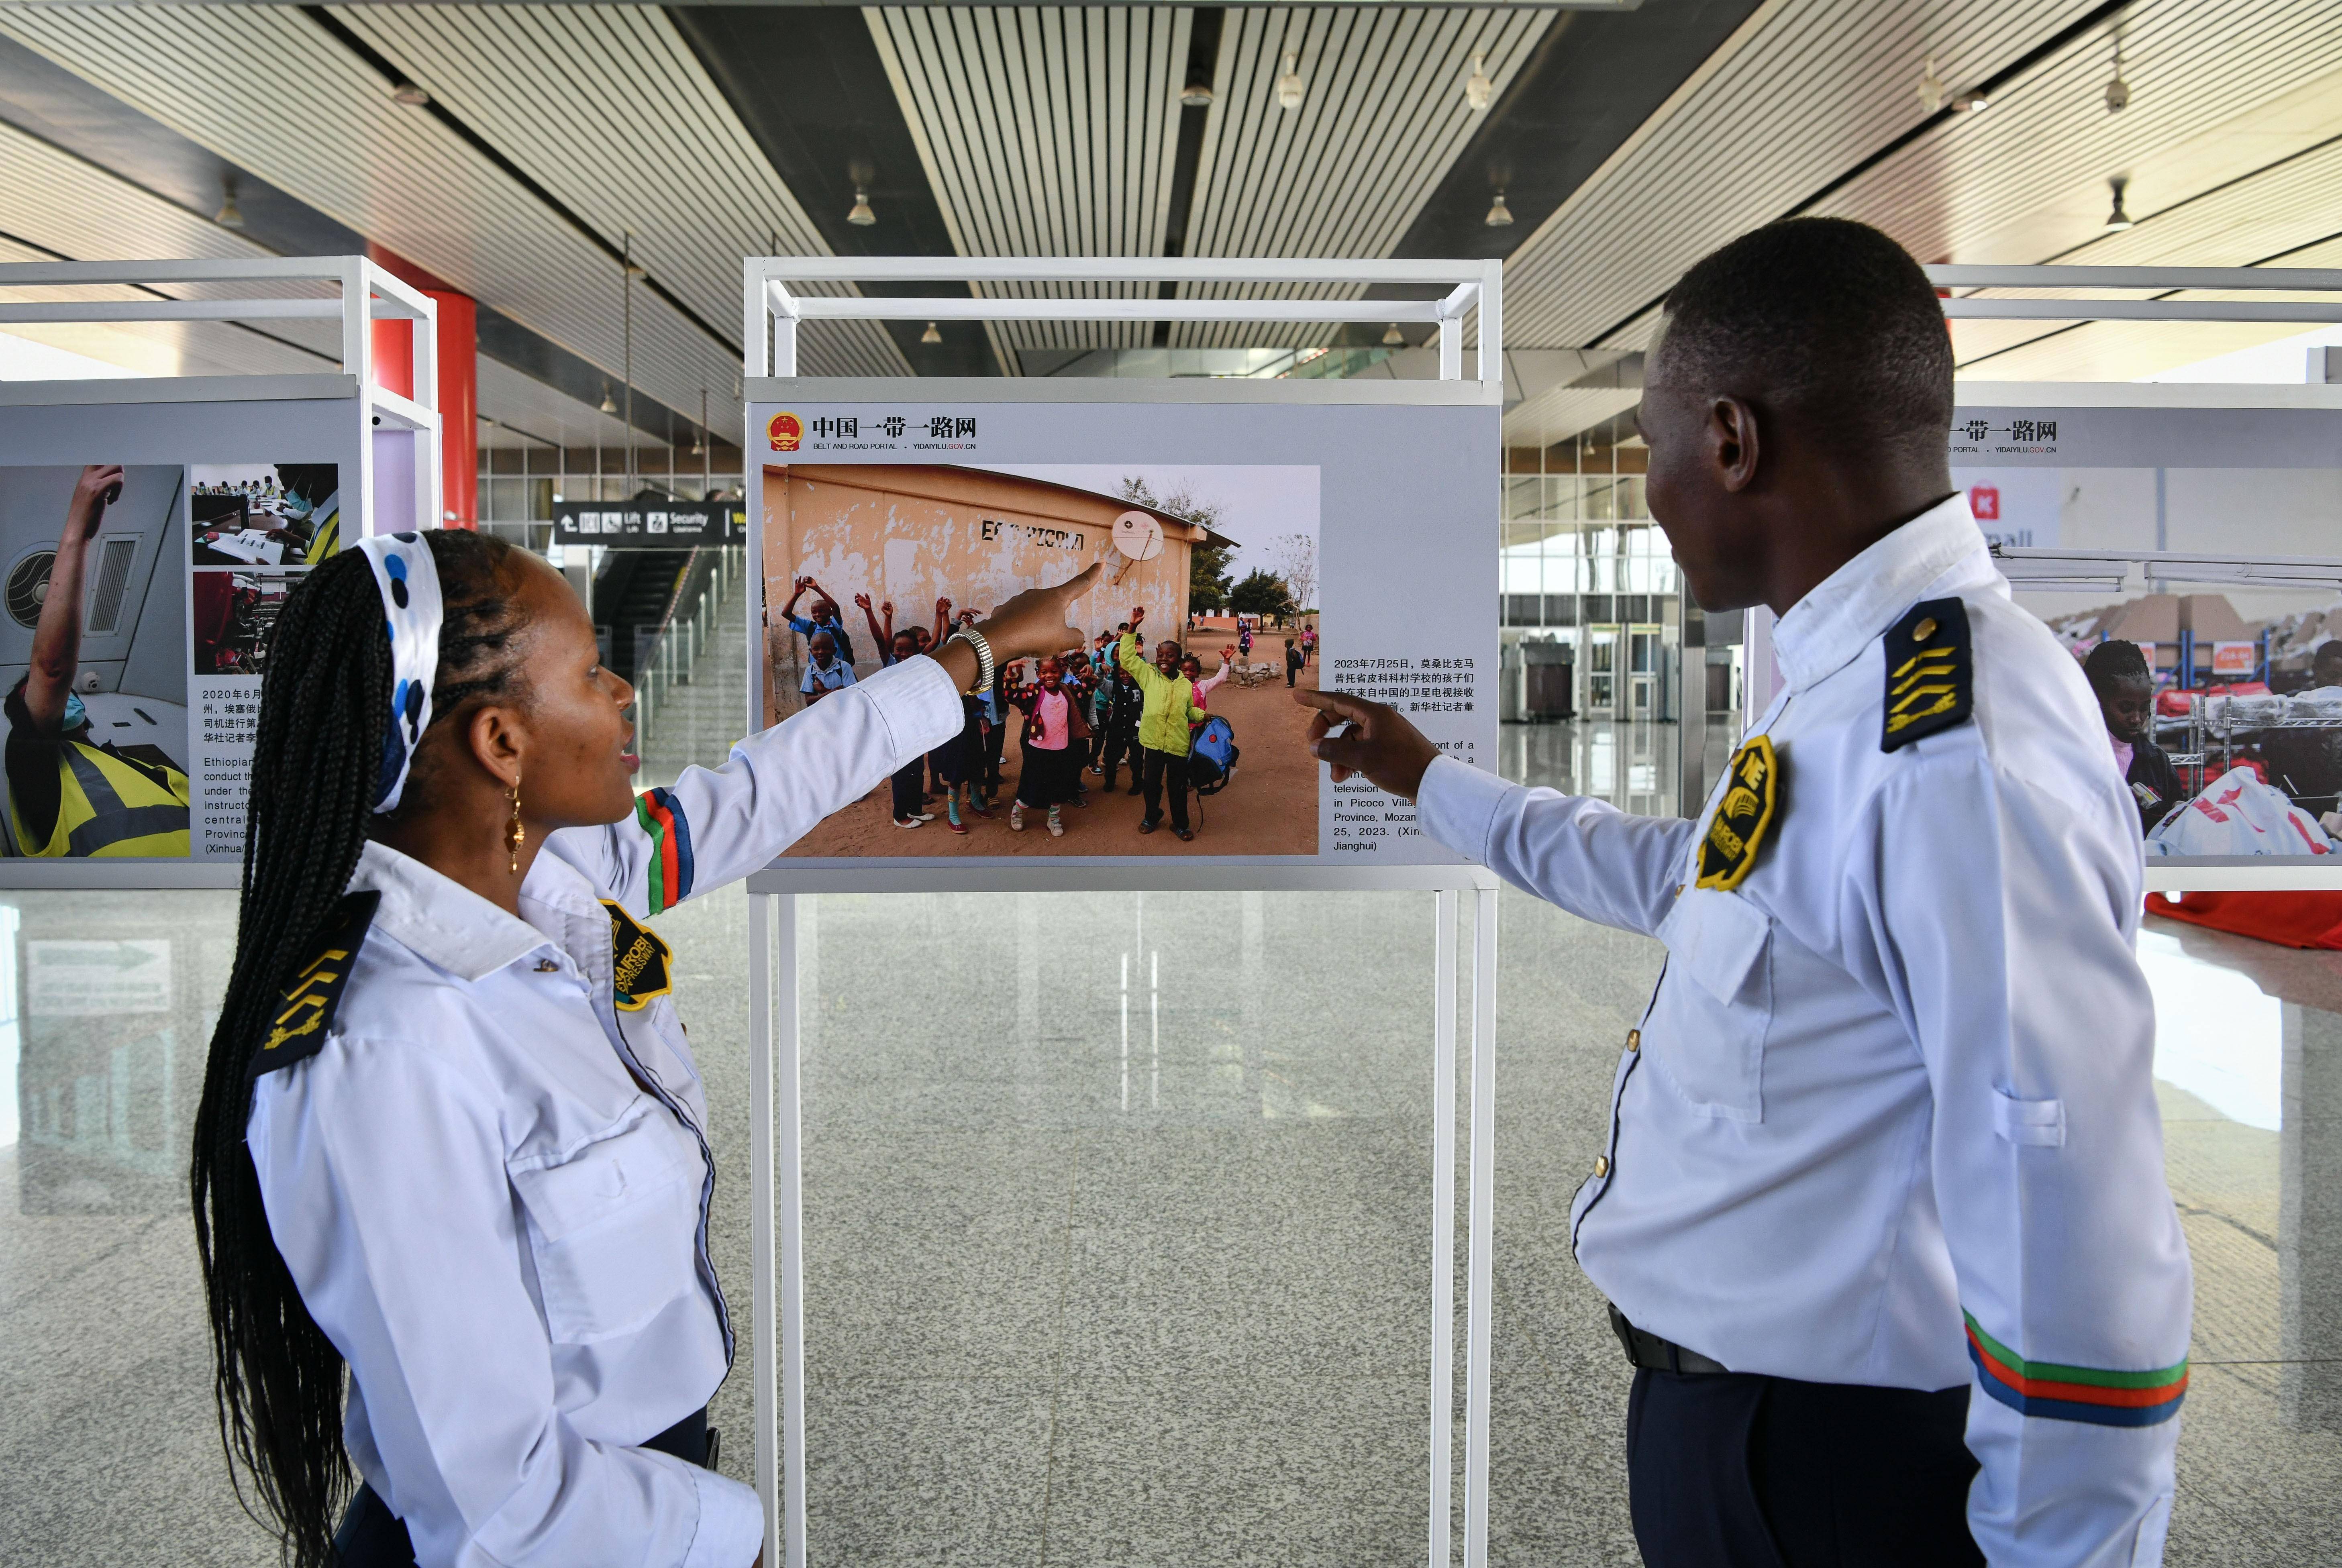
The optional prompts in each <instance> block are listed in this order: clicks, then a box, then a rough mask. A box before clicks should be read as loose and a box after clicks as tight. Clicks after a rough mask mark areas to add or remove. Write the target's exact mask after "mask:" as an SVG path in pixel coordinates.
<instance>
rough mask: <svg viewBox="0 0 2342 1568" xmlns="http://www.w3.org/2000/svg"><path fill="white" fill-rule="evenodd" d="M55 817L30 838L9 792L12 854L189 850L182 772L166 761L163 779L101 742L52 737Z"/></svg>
mask: <svg viewBox="0 0 2342 1568" xmlns="http://www.w3.org/2000/svg"><path fill="white" fill-rule="evenodd" d="M56 748H57V820H56V823H55V825H54V826H53V827H51V828H50V830H49V836H48V840H47V842H46V843H45V844H35V843H34V842H33V839H32V835H31V834H30V833H29V832H27V831H26V829H25V819H24V818H23V817H22V816H21V815H19V814H17V811H16V801H15V795H14V794H13V792H12V794H10V797H9V801H8V821H9V825H10V826H11V827H13V828H14V829H15V833H16V847H17V850H18V853H20V854H27V855H35V856H40V857H43V858H46V859H52V860H55V859H63V858H65V857H68V856H71V857H74V858H86V857H95V856H100V855H107V856H111V855H176V856H178V857H180V858H182V859H184V858H185V856H186V855H187V854H189V853H190V849H189V840H188V832H187V801H188V795H187V775H186V774H183V773H181V772H180V771H179V770H178V769H176V768H165V769H164V770H163V781H164V782H161V783H157V782H156V781H155V777H154V776H153V775H152V774H149V773H147V772H146V771H145V769H143V768H138V767H134V766H133V765H131V764H130V763H129V762H127V761H125V759H123V758H121V757H118V756H115V754H113V753H111V752H109V751H106V750H105V749H103V748H102V747H98V746H94V745H90V744H86V743H85V742H81V741H59V742H57V743H56Z"/></svg>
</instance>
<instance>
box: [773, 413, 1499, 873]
mask: <svg viewBox="0 0 2342 1568" xmlns="http://www.w3.org/2000/svg"><path fill="white" fill-rule="evenodd" d="M748 431H749V437H750V442H751V444H750V447H749V451H750V454H751V463H750V469H749V474H748V484H749V490H750V493H749V497H748V500H749V508H750V515H751V519H752V521H751V529H750V554H751V559H752V560H753V561H754V562H755V563H756V565H757V571H756V574H755V575H756V577H757V579H758V582H759V594H758V597H757V598H756V600H755V601H753V603H754V608H753V609H752V612H751V614H752V624H754V625H756V627H758V628H759V630H758V631H757V632H756V633H754V634H752V637H753V638H755V640H756V641H757V643H758V646H757V648H756V651H755V654H754V655H753V657H754V663H755V666H756V684H757V698H756V700H757V702H758V704H759V705H758V711H757V722H759V723H771V722H775V721H777V720H779V719H781V718H784V717H786V716H787V714H790V713H792V712H795V711H796V709H797V707H799V706H800V705H802V704H804V703H805V702H806V701H807V700H808V699H809V696H810V698H811V700H818V697H819V695H820V687H821V685H822V684H823V683H822V681H821V680H819V679H816V678H814V677H813V676H812V675H809V674H808V665H809V664H818V665H820V666H822V667H823V668H824V669H825V670H827V669H828V668H829V666H830V665H831V664H832V662H833V661H837V660H843V661H844V662H846V664H850V665H851V667H852V668H853V669H854V671H855V672H856V675H857V676H866V675H868V674H871V673H872V672H874V671H876V669H878V668H879V667H881V664H882V662H883V660H884V659H885V658H886V657H887V656H889V650H890V649H891V648H892V646H893V644H894V643H895V640H896V634H905V633H911V632H913V630H914V629H915V628H916V631H917V632H918V633H921V634H925V636H926V638H927V639H928V640H929V641H933V640H934V639H936V638H938V637H941V636H944V635H946V634H948V631H949V626H950V624H952V623H953V622H956V620H957V619H958V618H959V617H960V616H961V614H963V613H965V612H967V611H974V612H976V613H977V614H985V613H988V612H989V611H990V610H991V609H993V608H994V607H996V606H997V605H998V604H1001V603H1002V602H1003V601H1004V600H1006V598H1008V597H1009V596H1010V595H1012V594H1016V593H1017V592H1019V591H1021V590H1023V589H1026V588H1028V587H1034V586H1036V585H1043V584H1053V583H1059V582H1063V581H1065V580H1066V579H1067V578H1069V577H1071V576H1073V575H1074V574H1076V573H1078V572H1080V571H1081V570H1083V569H1084V568H1086V567H1087V566H1089V565H1090V564H1093V563H1103V564H1104V566H1105V570H1104V572H1103V574H1102V575H1101V576H1100V578H1099V580H1098V582H1097V584H1096V586H1095V587H1094V588H1093V589H1092V590H1091V591H1090V592H1089V593H1087V594H1085V595H1084V596H1083V597H1082V598H1081V599H1080V600H1078V601H1076V603H1075V604H1074V605H1073V608H1072V614H1071V622H1072V624H1073V626H1074V627H1075V628H1076V630H1077V631H1078V632H1079V633H1080V634H1081V637H1080V641H1079V642H1078V644H1075V643H1072V642H1070V641H1069V644H1068V646H1067V648H1066V651H1065V655H1064V657H1063V658H1062V659H1060V660H1056V661H1050V662H1049V663H1048V664H1046V665H1042V664H1034V665H1028V666H1026V667H1022V668H1017V669H1012V670H1009V671H1006V672H1004V674H1005V676H1006V688H1007V690H1006V694H1005V698H1004V700H1003V702H1002V703H1001V704H1000V705H999V712H998V713H997V714H993V713H990V712H988V711H986V710H983V708H982V705H981V704H975V703H971V726H972V727H971V731H970V734H975V735H976V736H977V737H978V738H977V739H976V741H975V742H973V743H971V744H972V745H975V746H977V747H981V746H983V745H985V744H989V743H990V742H992V741H993V740H994V739H995V738H996V737H995V736H994V735H992V734H987V733H986V726H987V725H990V724H996V725H997V726H998V729H999V730H1000V731H1002V732H1005V733H1003V734H999V735H998V736H997V739H998V741H999V743H1000V745H999V752H998V755H999V758H1000V761H999V768H1000V774H1001V777H1002V781H1003V785H1002V790H1003V793H1002V796H1001V804H1000V811H1001V814H1003V815H1004V816H1005V815H1006V811H1007V803H1008V801H1009V799H1011V798H1012V797H1013V796H1014V794H1016V791H1017V789H1018V781H1019V779H1020V777H1021V776H1023V774H1024V772H1025V770H1026V768H1027V767H1030V766H1035V765H1038V764H1040V763H1041V762H1042V761H1044V760H1045V759H1043V758H1042V757H1041V756H1039V755H1038V754H1036V753H1034V752H1032V751H1029V750H1026V749H1025V734H1024V732H1025V729H1026V724H1025V715H1024V712H1023V711H1022V709H1021V708H1020V707H1019V706H1018V705H1016V702H1015V700H1014V699H1015V696H1016V691H1017V690H1018V688H1020V687H1021V688H1023V689H1025V691H1026V693H1027V697H1028V702H1027V704H1026V705H1029V695H1030V693H1031V692H1032V690H1033V689H1035V688H1036V687H1039V688H1046V690H1048V691H1050V692H1052V693H1057V694H1068V693H1069V694H1071V696H1072V705H1073V708H1074V710H1075V712H1076V714H1078V715H1079V717H1078V718H1077V719H1076V728H1084V727H1087V726H1086V721H1087V719H1088V718H1089V717H1090V716H1091V715H1092V714H1098V713H1100V712H1102V708H1101V707H1100V705H1099V704H1097V703H1096V695H1097V687H1098V685H1099V684H1101V683H1105V682H1112V681H1115V680H1117V679H1124V680H1127V681H1130V682H1131V683H1133V684H1134V686H1136V685H1141V684H1144V685H1149V686H1151V685H1153V684H1157V683H1159V682H1161V681H1164V680H1166V679H1167V680H1169V681H1173V682H1176V680H1178V679H1179V678H1180V673H1179V664H1178V663H1177V659H1178V655H1179V654H1180V653H1182V652H1184V653H1185V654H1189V655H1192V656H1193V657H1194V659H1195V661H1196V665H1195V667H1194V669H1193V672H1192V674H1191V675H1190V677H1189V678H1190V679H1191V682H1192V681H1200V682H1202V683H1205V684H1208V687H1209V690H1208V694H1207V695H1206V697H1205V698H1204V699H1203V700H1202V705H1203V707H1204V708H1205V709H1206V710H1207V712H1208V714H1209V720H1208V726H1207V725H1206V721H1204V720H1200V719H1195V717H1194V715H1193V714H1188V715H1185V716H1183V722H1187V721H1189V720H1193V722H1194V728H1195V734H1196V757H1195V761H1194V768H1195V782H1196V787H1197V789H1198V791H1199V792H1201V791H1202V790H1204V789H1206V787H1208V788H1209V790H1210V793H1209V794H1199V795H1198V797H1197V798H1196V801H1195V809H1196V837H1195V839H1194V841H1193V842H1183V841H1182V840H1180V839H1179V838H1178V837H1176V835H1175V834H1172V833H1170V832H1167V831H1166V832H1156V833H1152V834H1140V833H1139V832H1137V831H1136V806H1135V803H1134V804H1133V805H1132V807H1130V808H1129V809H1127V810H1124V811H1119V812H1117V813H1116V814H1114V815H1113V816H1112V817H1111V819H1109V814H1108V813H1107V812H1106V811H1103V810H1099V811H1088V810H1079V809H1076V810H1068V811H1067V812H1066V814H1065V815H1066V818H1067V821H1066V832H1065V833H1064V834H1063V836H1056V835H1054V834H1049V833H1047V832H1043V831H1026V832H1024V833H1012V832H1009V831H1006V828H1005V824H999V823H996V822H995V821H991V820H986V821H984V822H982V823H980V824H977V826H978V828H979V831H976V832H972V833H969V834H954V833H951V832H948V831H945V824H944V823H943V822H942V821H941V814H940V811H939V810H938V820H936V822H934V823H930V824H923V831H919V832H916V833H913V832H905V831H902V830H901V829H899V828H897V827H896V823H895V819H894V816H893V813H892V809H891V805H890V797H889V794H888V792H887V790H886V788H884V787H882V788H880V789H879V790H878V791H876V792H875V793H874V794H872V795H870V796H869V797H868V798H866V799H865V800H864V801H862V802H860V803H858V804H856V805H854V806H852V807H849V808H847V809H846V811H844V812H842V813H840V814H838V815H836V816H835V817H833V818H832V819H830V821H828V822H827V823H825V824H823V825H822V826H821V827H819V828H817V829H816V830H815V832H814V833H812V834H808V835H807V836H806V839H804V840H802V841H801V842H800V843H799V844H797V845H796V846H795V847H794V848H793V849H792V850H791V851H790V853H789V855H788V856H787V857H785V858H784V860H783V861H782V862H780V863H779V864H777V865H776V868H775V869H776V870H786V869H790V868H792V867H796V868H800V869H803V870H805V871H807V872H818V871H820V870H822V869H824V868H829V869H832V870H835V869H839V868H843V867H846V866H849V865H850V866H856V867H860V868H863V869H865V870H876V869H879V868H896V869H906V868H916V867H920V866H928V867H936V865H937V863H939V862H943V863H953V864H956V865H958V866H961V867H966V865H968V864H969V863H977V864H1001V863H1004V862H1010V861H1027V860H1029V859H1031V858H1032V857H1049V858H1050V859H1052V860H1054V861H1060V862H1064V863H1066V864H1067V866H1068V867H1071V866H1076V865H1078V866H1081V867H1086V868H1091V869H1093V870H1095V871H1096V873H1097V874H1098V880H1099V884H1100V885H1125V886H1126V885H1130V884H1131V881H1132V879H1131V877H1130V876H1129V875H1128V872H1129V870H1130V869H1131V868H1132V867H1134V866H1138V865H1157V864H1160V863H1163V862H1166V861H1176V862H1185V863H1196V862H1203V863H1207V864H1210V865H1212V866H1214V867H1216V868H1218V869H1219V870H1220V871H1221V872H1222V873H1224V874H1225V873H1229V872H1235V871H1237V870H1239V869H1242V868H1258V869H1260V870H1262V871H1264V872H1266V871H1267V870H1268V869H1269V868H1272V867H1286V868H1290V867H1292V866H1294V865H1296V864H1317V865H1326V866H1336V865H1338V866H1346V867H1409V866H1451V865H1454V864H1456V861H1455V858H1454V857H1453V856H1452V855H1450V854H1447V852H1446V851H1445V850H1443V849H1441V848H1439V847H1438V846H1437V845H1436V844H1432V843H1431V842H1430V841H1428V840H1427V839H1426V838H1425V837H1424V836H1423V835H1422V834H1421V831H1420V830H1419V829H1418V827H1417V826H1416V821H1415V810H1414V807H1413V805H1412V804H1411V803H1408V802H1405V801H1398V800H1393V799H1391V798H1389V797H1388V796H1386V795H1384V794H1382V793H1381V792H1379V791H1377V790H1376V789H1374V788H1373V787H1372V786H1371V785H1370V784H1367V783H1366V781H1365V780H1363V779H1354V780H1350V781H1347V782H1346V783H1344V784H1333V783H1332V782H1331V781H1330V779H1329V778H1328V777H1327V776H1326V771H1325V770H1324V769H1322V768H1320V767H1318V766H1317V765H1316V764H1315V763H1314V762H1313V761H1312V759H1311V758H1310V757H1309V755H1308V754H1307V751H1306V747H1305V745H1304V744H1303V731H1304V729H1305V728H1306V724H1307V722H1308V717H1309V715H1308V714H1307V712H1306V710H1304V709H1302V708H1301V707H1300V706H1299V705H1298V704H1296V703H1294V702H1293V701H1292V698H1291V694H1290V693H1289V691H1288V689H1287V686H1288V676H1289V677H1290V679H1291V682H1292V684H1295V685H1299V686H1305V687H1306V686H1314V685H1318V684H1323V685H1324V686H1326V687H1327V688H1329V689H1340V690H1345V691H1351V692H1356V693H1358V694H1362V695H1365V696H1369V697H1373V698H1375V699H1376V700H1378V701H1383V702H1388V703H1391V704H1395V705H1396V706H1397V707H1398V708H1399V709H1400V710H1401V711H1403V712H1405V713H1406V714H1407V716H1408V717H1409V718H1410V719H1412V720H1413V721H1414V722H1415V723H1416V724H1418V725H1419V726H1420V727H1421V728H1422V729H1423V730H1424V731H1425V733H1426V734H1428V735H1430V736H1431V737H1432V738H1433V739H1434V740H1435V741H1436V742H1437V743H1438V744H1439V745H1440V746H1441V748H1442V749H1443V750H1445V751H1446V752H1448V753H1450V754H1454V755H1456V756H1458V757H1460V758H1462V759H1463V760H1465V761H1466V762H1469V763H1472V764H1476V765H1481V766H1487V765H1492V764H1493V763H1494V760H1495V741H1496V709H1495V704H1494V698H1495V679H1496V624H1495V619H1494V617H1493V616H1492V615H1491V614H1489V610H1490V605H1491V603H1492V600H1491V595H1492V594H1493V593H1494V591H1495V584H1496V483H1497V459H1498V451H1497V447H1498V422H1497V408H1496V404H1495V403H1494V402H1493V401H1491V399H1490V397H1489V395H1488V393H1487V392H1486V391H1484V389H1483V388H1482V387H1481V386H1479V385H1476V384H1466V383H1456V382H1446V383H1440V382H1417V383H1403V382H1390V383H1378V384H1350V385H1342V384H1328V383H1319V384H1296V383H1292V382H1282V383H1275V384H1268V385H1261V384H1253V383H1246V382H1234V381H1217V382H1177V381H1156V382H1144V383H1134V382H1114V381H1086V382H1081V383H1072V384H1068V383H1043V382H1036V381H1029V380H1028V381H1022V382H1012V383H1001V382H986V383H973V382H967V381H954V382H933V381H923V382H920V383H917V384H906V383H900V382H897V383H891V384H887V383H871V382H852V381H839V380H834V379H823V380H819V381H797V380H778V381H760V382H754V383H752V384H751V387H750V406H749V421H748ZM1206 601H1209V602H1210V603H1208V604H1207V603H1206ZM1124 624H1135V628H1136V634H1137V639H1138V641H1137V651H1136V663H1137V664H1143V665H1145V666H1146V667H1145V668H1144V669H1127V670H1126V669H1123V668H1122V666H1123V665H1125V664H1128V663H1130V662H1131V661H1127V660H1125V659H1123V658H1121V657H1119V656H1117V653H1116V650H1117V649H1118V647H1119V645H1120V644H1119V639H1118V637H1117V635H1116V634H1117V630H1118V628H1119V627H1121V626H1122V625H1124ZM1100 634H1106V638H1107V641H1106V643H1104V644H1101V643H1100V641H1099V637H1100ZM816 638H818V639H819V641H818V643H816ZM1288 641H1289V642H1290V643H1291V644H1292V648H1293V658H1291V659H1289V658H1288V653H1287V644H1288ZM1166 643H1168V644H1172V646H1171V647H1169V648H1166V647H1165V645H1164V644H1166ZM905 645H906V646H909V645H910V644H908V643H906V644H905ZM1296 660H1297V661H1300V663H1299V667H1298V668H1295V669H1289V668H1288V665H1289V664H1292V663H1294V662H1295V661H1296ZM1158 661H1159V662H1160V663H1161V664H1163V666H1164V670H1165V672H1166V673H1165V674H1157V671H1156V664H1157V663H1158ZM1224 669H1225V672H1226V673H1225V674H1222V672H1223V670H1224ZM1215 677H1217V678H1216V679H1215ZM827 678H828V679H831V680H835V679H837V678H839V677H837V676H836V674H830V675H828V677H827ZM809 689H810V690H809ZM1107 700H1108V701H1109V702H1110V701H1111V696H1110V694H1109V695H1108V698H1107ZM1052 711H1053V712H1054V711H1056V710H1055V708H1054V706H1053V709H1052ZM1207 730H1208V734H1209V736H1210V738H1209V739H1208V740H1207V738H1206V735H1207ZM1079 744H1080V743H1079V742H1078V741H1077V742H1076V746H1078V745H1079ZM1207 747H1208V748H1209V750H1208V752H1207V749H1206V748H1207ZM979 765H980V764H979ZM946 772H948V765H947V766H946ZM1084 776H1085V779H1086V784H1085V790H1086V793H1087V798H1086V799H1084V800H1082V801H1081V802H1080V803H1079V804H1081V805H1082V806H1088V805H1091V804H1101V805H1103V804H1119V803H1117V802H1113V801H1110V800H1109V799H1108V797H1107V796H1106V791H1105V790H1104V788H1103V787H1102V786H1103V782H1104V781H1103V779H1102V777H1100V776H1099V775H1095V774H1085V775H1084ZM1068 787H1070V786H1068ZM1068 804H1069V805H1070V804H1073V803H1071V802H1069V803H1068ZM1126 817H1127V818H1128V819H1129V820H1124V818H1126ZM1035 825H1036V827H1037V825H1038V824H1035ZM1190 869H1200V867H1196V866H1194V865H1193V864H1191V866H1190ZM1142 880H1143V879H1142ZM808 885H810V884H808Z"/></svg>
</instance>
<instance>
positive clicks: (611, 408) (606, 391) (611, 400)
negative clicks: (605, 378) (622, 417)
mask: <svg viewBox="0 0 2342 1568" xmlns="http://www.w3.org/2000/svg"><path fill="white" fill-rule="evenodd" d="M602 412H603V413H605V414H616V413H617V412H618V400H617V399H616V398H615V397H613V396H611V395H610V384H609V383H608V382H604V383H603V384H602Z"/></svg>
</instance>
